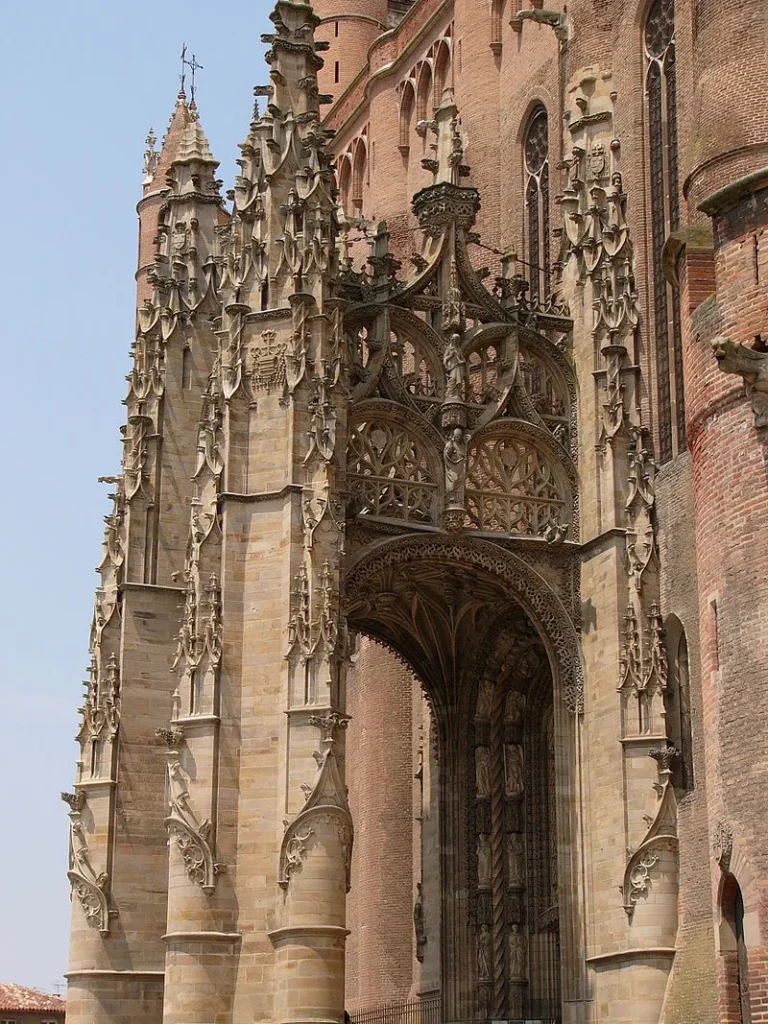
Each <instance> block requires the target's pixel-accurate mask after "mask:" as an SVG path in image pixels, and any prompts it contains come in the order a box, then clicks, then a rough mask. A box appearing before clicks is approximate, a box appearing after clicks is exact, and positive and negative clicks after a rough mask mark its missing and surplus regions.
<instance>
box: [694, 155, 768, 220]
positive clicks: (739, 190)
mask: <svg viewBox="0 0 768 1024" xmlns="http://www.w3.org/2000/svg"><path fill="white" fill-rule="evenodd" d="M763 188H768V167H761V168H760V170H759V171H752V173H751V174H745V175H744V177H742V178H737V179H736V181H732V182H730V184H728V185H726V186H725V187H724V188H720V189H718V190H717V191H716V192H713V193H712V195H711V196H707V198H706V199H703V200H702V201H701V202H700V203H699V206H698V208H699V210H701V212H702V213H706V214H709V216H710V217H713V216H714V215H715V214H717V213H725V211H726V210H728V209H730V207H732V206H735V205H736V203H738V202H739V201H740V200H741V199H744V198H745V197H746V196H750V195H752V194H753V193H754V192H758V191H760V189H763Z"/></svg>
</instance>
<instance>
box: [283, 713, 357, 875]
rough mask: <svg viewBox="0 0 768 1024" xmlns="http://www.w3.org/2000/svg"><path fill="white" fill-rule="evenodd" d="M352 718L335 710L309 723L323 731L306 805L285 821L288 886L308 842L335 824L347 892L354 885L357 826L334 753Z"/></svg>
mask: <svg viewBox="0 0 768 1024" xmlns="http://www.w3.org/2000/svg"><path fill="white" fill-rule="evenodd" d="M348 722H349V719H348V718H347V717H346V716H345V715H340V714H339V713H338V712H336V711H329V712H328V714H327V715H325V716H323V717H320V716H317V715H313V716H311V717H310V718H309V720H308V724H309V725H314V726H316V727H317V728H318V729H320V732H321V737H322V738H321V748H322V750H321V752H319V753H316V755H315V759H316V761H317V764H318V770H317V773H316V775H315V779H314V783H313V785H312V787H311V790H310V792H309V795H308V796H307V797H306V800H305V802H304V806H303V807H302V809H301V810H300V811H299V813H298V814H297V815H296V817H295V818H294V819H293V820H292V821H290V822H286V823H285V834H284V835H283V841H282V844H281V847H280V863H279V871H278V885H279V886H280V887H281V888H282V889H287V888H288V886H289V884H290V882H291V878H292V875H293V874H294V873H295V871H296V870H297V868H298V867H299V866H300V864H301V861H302V858H303V857H304V856H305V855H306V853H307V845H306V844H307V841H308V839H309V838H310V836H312V835H315V834H316V833H317V830H318V829H319V828H320V827H321V826H327V825H330V824H333V825H334V826H335V832H336V836H337V838H338V841H339V845H340V851H341V856H342V857H343V859H344V869H345V873H346V878H347V891H349V888H350V886H351V876H350V872H351V867H352V843H353V840H354V829H353V825H352V815H351V814H350V811H349V804H348V802H347V788H346V786H345V785H344V780H343V778H342V774H341V770H340V767H339V761H338V758H337V755H336V752H335V744H336V733H337V732H338V731H340V730H343V729H346V727H347V724H348Z"/></svg>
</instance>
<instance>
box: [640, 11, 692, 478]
mask: <svg viewBox="0 0 768 1024" xmlns="http://www.w3.org/2000/svg"><path fill="white" fill-rule="evenodd" d="M644 43H645V57H646V65H647V70H646V79H645V91H646V102H647V105H648V138H649V163H650V183H651V209H650V216H651V237H652V254H653V297H654V313H655V316H654V333H655V338H656V381H657V401H658V418H659V455H660V458H661V461H662V462H668V461H669V460H670V459H672V458H674V456H675V455H677V454H678V453H679V452H681V451H683V450H684V449H685V395H684V388H683V349H682V328H681V321H680V296H679V292H678V290H677V289H673V288H672V287H671V286H670V285H669V284H668V283H667V280H666V277H665V276H664V267H663V263H662V258H663V253H664V243H665V242H666V239H667V236H668V235H669V233H670V232H672V231H676V230H677V228H678V227H679V226H680V201H679V184H678V154H677V77H676V63H675V4H674V0H654V2H653V3H652V4H651V7H650V9H649V11H648V17H647V19H646V23H645V34H644Z"/></svg>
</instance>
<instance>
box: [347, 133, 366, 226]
mask: <svg viewBox="0 0 768 1024" xmlns="http://www.w3.org/2000/svg"><path fill="white" fill-rule="evenodd" d="M367 169H368V150H367V149H366V144H365V140H364V139H362V138H359V139H357V141H356V142H355V146H354V156H353V158H352V189H351V200H352V211H353V213H354V215H355V216H356V217H361V216H362V213H363V189H364V187H365V184H366V180H365V179H366V173H367Z"/></svg>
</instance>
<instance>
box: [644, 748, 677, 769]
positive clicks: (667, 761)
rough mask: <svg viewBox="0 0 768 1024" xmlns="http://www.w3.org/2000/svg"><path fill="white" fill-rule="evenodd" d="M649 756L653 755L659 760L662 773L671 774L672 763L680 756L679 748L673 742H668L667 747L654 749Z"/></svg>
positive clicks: (655, 759)
mask: <svg viewBox="0 0 768 1024" xmlns="http://www.w3.org/2000/svg"><path fill="white" fill-rule="evenodd" d="M648 756H649V757H652V758H653V759H654V761H658V764H659V772H660V773H661V775H663V776H669V775H671V774H672V765H673V764H674V763H675V760H676V758H677V756H678V750H677V748H676V747H674V746H673V745H672V744H668V745H667V746H666V747H659V748H658V749H656V750H652V751H651V752H650V753H649V755H648Z"/></svg>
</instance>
